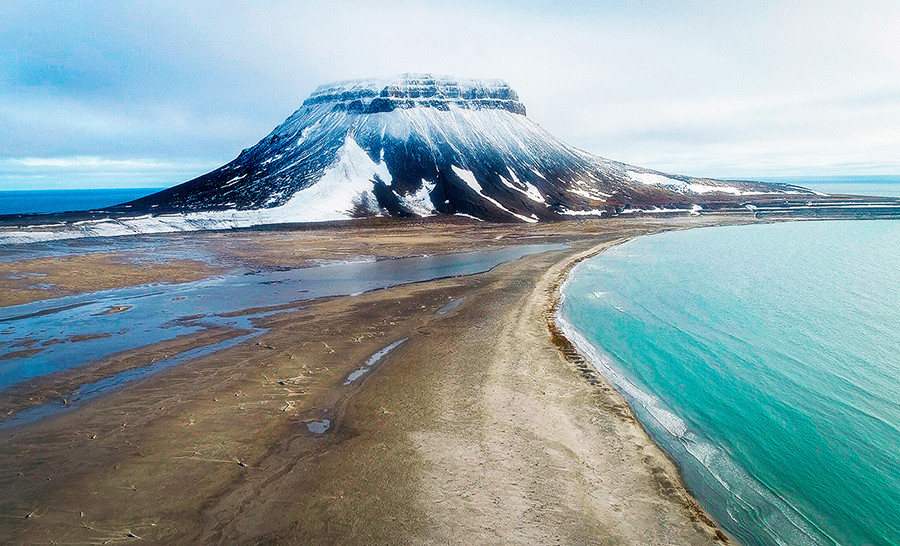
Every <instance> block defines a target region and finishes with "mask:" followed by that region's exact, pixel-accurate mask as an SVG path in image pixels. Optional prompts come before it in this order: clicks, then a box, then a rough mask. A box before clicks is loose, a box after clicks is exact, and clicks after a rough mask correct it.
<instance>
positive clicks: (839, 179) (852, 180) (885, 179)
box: [750, 175, 900, 197]
mask: <svg viewBox="0 0 900 546" xmlns="http://www.w3.org/2000/svg"><path fill="white" fill-rule="evenodd" d="M750 178H751V179H754V180H762V181H763V182H783V183H786V184H796V185H798V186H803V187H806V188H810V189H813V190H816V191H820V192H823V193H833V194H842V195H871V196H875V197H900V176H888V175H880V176H818V177H809V176H803V177H800V176H793V177H781V178H767V177H762V178H758V179H757V178H753V177H750Z"/></svg>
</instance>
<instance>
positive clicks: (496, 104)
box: [303, 73, 525, 115]
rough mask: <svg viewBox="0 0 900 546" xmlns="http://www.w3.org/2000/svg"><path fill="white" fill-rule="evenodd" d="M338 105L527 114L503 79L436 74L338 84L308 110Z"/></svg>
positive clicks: (321, 91)
mask: <svg viewBox="0 0 900 546" xmlns="http://www.w3.org/2000/svg"><path fill="white" fill-rule="evenodd" d="M323 103H334V104H335V108H336V109H346V110H351V111H357V112H361V113H377V112H389V111H391V110H394V109H396V108H414V107H436V108H440V109H446V108H447V107H448V106H449V105H451V104H452V105H456V106H460V107H464V108H472V109H483V108H497V109H502V110H508V111H510V112H513V113H515V114H522V115H524V114H525V106H524V105H523V104H522V103H521V102H519V95H518V94H517V93H516V92H515V90H513V89H512V88H511V87H510V86H509V84H508V83H506V82H505V81H503V80H500V79H471V78H456V77H454V76H443V75H435V74H413V73H407V74H401V75H400V76H397V77H395V78H392V79H364V80H350V81H343V82H336V83H331V84H327V85H322V86H320V87H319V88H318V89H316V90H315V91H314V92H313V93H312V95H310V97H309V98H308V99H306V101H304V102H303V105H304V106H311V105H315V104H323Z"/></svg>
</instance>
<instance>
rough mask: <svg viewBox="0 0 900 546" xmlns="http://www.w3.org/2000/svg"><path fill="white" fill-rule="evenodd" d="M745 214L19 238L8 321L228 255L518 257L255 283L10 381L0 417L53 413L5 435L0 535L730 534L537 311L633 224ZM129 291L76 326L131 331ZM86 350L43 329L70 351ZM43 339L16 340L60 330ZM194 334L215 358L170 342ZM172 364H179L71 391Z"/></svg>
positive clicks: (256, 538)
mask: <svg viewBox="0 0 900 546" xmlns="http://www.w3.org/2000/svg"><path fill="white" fill-rule="evenodd" d="M756 221H757V220H756V219H755V218H754V217H753V216H751V215H732V216H702V217H692V216H682V217H669V218H631V219H613V220H604V221H578V222H564V223H553V224H540V225H530V226H526V225H497V224H487V223H479V222H468V221H442V222H415V223H414V222H394V221H388V222H379V221H371V222H360V223H351V224H344V225H330V226H327V225H326V226H318V227H315V228H295V229H288V228H283V229H273V230H261V229H259V230H245V231H234V232H208V233H206V232H199V233H190V234H170V235H154V236H139V237H135V238H132V237H129V238H116V239H109V240H104V241H96V242H93V243H90V242H85V241H82V242H77V243H73V244H72V248H66V247H65V245H63V244H62V243H60V242H54V243H52V245H53V248H45V249H41V248H40V247H32V248H33V251H34V252H35V253H39V252H44V253H45V254H46V255H45V256H43V257H40V258H29V257H28V255H27V254H24V253H23V254H20V255H19V256H16V255H14V253H15V252H19V250H16V249H7V252H6V254H5V261H4V263H3V264H2V265H3V267H4V269H3V272H4V274H3V275H0V279H6V280H0V282H5V283H8V284H7V285H5V286H4V290H2V291H0V294H3V297H4V298H5V299H4V301H3V302H0V303H2V304H3V305H4V307H3V308H2V309H0V310H2V311H4V312H7V314H11V313H10V312H9V311H10V309H13V307H12V306H15V305H22V302H23V301H25V302H29V301H30V302H31V303H29V304H27V305H38V306H44V307H46V306H48V305H49V307H51V308H52V307H53V305H52V304H50V303H49V302H51V301H52V300H50V299H49V298H51V297H53V296H58V297H61V298H87V299H90V297H89V295H90V294H92V293H95V292H98V291H109V290H133V289H135V288H136V287H145V286H154V285H156V286H162V287H165V288H166V289H169V288H170V287H173V286H175V287H177V286H179V284H181V285H183V286H188V285H190V284H191V283H198V282H199V283H203V282H210V281H209V279H214V278H221V277H222V276H227V275H230V274H234V272H235V271H241V272H243V273H242V274H244V273H249V275H251V276H252V275H260V274H263V275H264V276H265V275H270V274H272V275H274V276H273V279H274V280H279V278H275V277H279V275H285V274H286V275H290V273H291V272H292V271H299V270H301V269H303V268H305V269H310V270H311V269H315V268H321V267H322V266H323V264H324V265H325V267H329V266H331V265H333V264H334V263H335V261H342V262H353V263H359V264H366V263H399V262H400V261H401V260H404V259H422V258H423V257H440V256H448V255H451V254H454V253H460V252H464V253H470V252H473V251H478V252H485V253H490V252H494V251H503V252H508V251H509V249H515V248H517V247H519V248H521V247H522V245H532V248H534V249H535V250H536V251H535V252H528V253H521V252H520V253H519V254H518V255H511V256H512V257H511V258H510V259H508V260H501V261H499V262H498V263H497V264H494V265H493V266H491V267H484V268H483V269H480V270H477V271H470V272H467V271H460V272H456V273H454V274H451V275H450V276H441V277H442V278H430V280H429V279H408V282H404V283H398V284H396V285H392V286H389V287H375V288H380V289H377V290H370V291H365V290H363V291H358V292H357V291H354V292H353V293H350V294H344V293H339V294H332V295H326V296H323V297H315V298H310V297H304V296H302V295H301V293H300V292H299V291H300V290H304V289H305V288H301V287H300V286H293V288H291V289H293V290H296V291H297V292H298V294H297V297H296V298H293V297H286V298H285V297H284V294H282V295H281V296H278V297H275V296H274V295H273V297H272V298H271V299H267V298H265V297H263V298H262V299H261V301H256V300H254V301H253V302H250V303H248V304H247V306H248V308H245V309H239V310H234V309H231V310H228V311H227V312H221V313H219V314H218V315H215V316H216V320H215V321H211V322H210V323H209V324H202V322H203V321H204V320H208V319H209V317H203V318H201V317H196V316H190V315H184V313H181V315H183V316H181V319H182V320H181V321H180V322H179V323H177V326H178V327H181V326H183V325H184V324H185V323H192V321H193V324H195V325H197V327H196V328H193V329H189V330H185V331H183V332H182V331H179V333H178V335H175V336H173V337H171V338H168V339H164V340H159V341H154V342H152V343H149V344H147V345H139V346H129V347H128V348H127V349H124V350H121V351H118V352H115V351H114V352H110V353H108V354H104V355H103V356H100V357H99V358H96V359H94V360H88V361H86V362H84V363H81V364H79V365H77V366H70V367H66V368H65V369H62V370H59V371H54V372H52V373H47V374H39V375H35V376H34V377H31V378H28V379H27V380H23V381H20V382H16V383H15V384H14V385H10V386H9V387H7V388H5V389H4V390H3V391H0V415H3V416H5V417H3V419H0V424H2V423H3V421H4V420H6V419H15V417H16V415H17V414H25V412H28V411H29V410H30V409H31V411H35V410H33V409H32V408H41V407H45V408H46V407H63V408H68V409H67V410H65V411H59V412H51V413H49V414H46V415H43V414H42V415H38V416H37V417H36V418H34V419H29V420H23V421H22V422H20V423H18V424H16V423H13V424H11V425H9V426H6V427H4V428H3V430H0V468H2V469H3V470H2V471H0V491H2V493H3V494H2V495H0V512H2V513H3V514H4V517H3V518H2V519H0V541H3V542H48V541H54V542H79V543H84V542H94V541H100V542H102V541H104V540H120V539H122V540H129V539H132V540H136V538H134V537H139V538H140V539H142V540H143V541H146V542H150V543H173V542H178V543H183V542H214V543H221V542H228V543H233V542H241V543H245V542H266V541H278V542H300V541H314V540H315V541H324V542H337V541H340V542H345V543H370V544H371V543H394V544H395V543H445V542H457V541H497V540H502V541H511V542H538V541H551V540H560V541H563V542H569V543H571V542H601V543H619V542H630V543H647V544H671V543H691V544H703V543H707V544H711V543H716V542H725V541H727V540H728V537H726V535H725V534H724V533H723V532H722V531H721V530H719V529H718V527H717V526H716V525H715V523H714V522H713V521H712V520H711V519H710V518H709V517H708V516H707V515H706V513H705V512H704V511H703V510H702V509H701V508H700V507H699V505H698V504H697V503H696V501H694V499H692V498H691V496H690V495H689V494H688V493H687V491H686V490H685V488H684V487H683V485H682V483H681V480H680V477H679V473H678V469H677V468H676V467H675V465H674V464H673V463H672V462H671V461H670V460H669V459H668V458H667V457H666V456H665V454H664V453H663V452H662V451H661V450H660V449H659V448H658V447H657V446H656V445H655V444H654V443H653V442H652V441H651V440H650V438H649V437H648V436H647V434H646V433H645V431H644V430H643V429H642V428H641V425H640V424H639V423H638V421H637V420H636V419H635V418H634V416H633V414H632V413H631V411H630V410H629V408H628V406H627V405H626V403H625V401H624V400H623V398H622V397H621V395H620V394H619V393H618V392H617V391H616V390H615V388H613V387H612V386H611V385H610V384H609V383H607V382H606V381H605V380H603V378H602V377H601V376H599V374H597V373H596V372H595V371H593V370H591V369H589V368H588V367H586V366H585V365H584V361H583V360H580V359H579V358H577V355H575V354H574V353H573V352H572V351H571V346H570V345H567V344H566V343H565V340H564V338H562V339H561V336H560V335H559V332H557V331H556V330H555V327H554V325H553V319H552V317H553V308H554V305H555V302H556V299H557V296H558V286H559V284H560V282H561V281H562V280H563V278H564V277H565V275H566V272H567V271H568V270H569V268H570V267H571V266H572V265H574V263H576V262H577V261H578V260H580V259H582V258H584V257H587V256H590V255H593V254H595V253H597V252H599V251H601V250H602V249H604V248H607V247H608V246H610V245H614V244H617V243H620V242H623V241H625V240H628V239H630V238H633V237H636V236H640V235H644V234H647V233H655V232H659V231H663V230H671V229H686V228H690V227H695V226H707V225H719V224H734V223H748V222H756ZM129 245H131V246H129ZM534 245H547V246H543V247H537V246H534ZM73 249H74V250H73ZM160 249H165V251H166V252H165V253H163V252H160V251H159V250H160ZM36 260H40V261H39V262H38V261H36ZM88 262H93V263H96V264H102V266H98V267H85V263H88ZM73 268H77V272H78V273H77V275H75V274H72V273H71V270H73ZM23 273H32V274H37V275H45V276H44V277H41V279H47V278H52V279H53V281H52V282H53V284H54V285H55V286H56V287H57V288H56V290H57V292H48V291H40V292H37V291H33V290H31V289H29V288H27V287H23V286H21V285H17V284H13V283H17V282H19V281H21V280H22V279H21V278H18V277H16V276H17V275H21V274H23ZM432 277H436V276H432ZM266 278H267V279H268V277H266ZM268 280H272V279H268ZM158 283H164V284H158ZM212 284H213V285H214V284H215V283H212ZM259 286H265V287H269V288H271V290H273V294H274V293H275V292H274V291H276V290H279V289H280V290H285V289H286V288H287V287H286V285H285V283H272V284H264V285H259ZM288 286H291V285H288ZM236 290H239V288H237V289H236ZM172 297H173V298H177V297H180V296H179V295H174V296H172ZM217 297H220V298H227V297H228V294H227V293H223V294H219V295H218V296H217ZM235 300H236V301H242V300H240V299H239V298H237V296H235ZM178 301H183V300H178ZM173 303H177V302H173ZM269 304H271V305H269ZM127 305H134V306H135V307H134V308H133V309H132V308H128V309H126V308H125V307H126V306H127ZM139 306H140V303H139V302H135V303H131V302H127V301H126V302H109V303H108V304H107V302H104V303H103V305H102V306H100V307H101V308H100V309H99V311H100V312H99V313H98V312H97V310H95V309H92V310H91V313H90V314H88V313H87V306H85V308H84V310H85V313H84V315H85V316H83V317H78V318H79V319H80V320H113V319H115V320H118V321H121V325H122V327H123V328H127V327H128V320H127V318H128V316H129V313H133V312H135V310H136V309H138V308H139ZM238 307H241V305H238ZM78 309H80V308H78V307H75V308H72V309H71V310H70V311H68V312H76V311H77V310H78ZM104 310H105V311H104ZM111 311H118V312H111ZM35 312H38V311H35ZM185 312H186V311H185ZM19 314H21V313H19ZM195 314H204V313H195ZM213 314H215V313H213ZM225 319H233V320H234V321H235V322H239V323H240V324H230V323H229V321H228V320H225ZM72 320H75V319H72ZM243 321H246V324H245V323H244V322H243ZM176 330H177V328H176ZM249 330H253V332H252V333H253V335H248V331H249ZM115 338H116V336H115V335H113V336H111V337H109V338H104V339H102V340H100V342H108V341H109V340H110V339H115ZM399 340H405V341H403V342H402V343H398V341H399ZM92 342H93V343H96V342H97V341H90V340H85V341H80V342H76V341H65V342H64V343H67V344H70V346H71V347H72V349H71V350H72V351H76V352H77V350H76V349H75V348H77V347H78V344H79V343H92ZM42 343H43V342H41V343H37V342H36V343H34V344H32V345H31V346H29V347H26V348H25V349H24V350H28V349H42V350H47V351H49V350H52V349H53V348H54V347H57V346H58V345H51V346H49V347H47V348H44V347H42ZM82 346H86V345H82ZM203 347H213V349H214V350H210V351H199V352H191V351H197V350H198V348H203ZM389 347H390V349H388V348H389ZM385 349H388V350H385ZM16 350H23V349H22V348H18V349H16ZM39 354H40V352H38V353H35V356H37V355H39ZM178 355H187V357H185V358H183V359H181V360H179V361H177V362H175V363H173V364H172V365H170V366H164V367H161V369H157V370H155V371H154V373H147V374H146V375H139V376H138V377H135V378H134V380H132V381H128V382H124V383H121V384H115V385H113V388H109V389H108V390H104V391H103V392H102V393H100V394H99V395H97V396H93V397H90V398H88V399H82V400H79V399H78V397H77V393H78V392H79V389H83V388H84V386H85V385H96V384H103V382H104V381H107V382H109V381H111V379H110V378H115V377H121V375H120V374H123V373H126V374H127V373H137V371H139V370H143V369H146V368H147V367H148V366H152V365H153V364H154V363H159V362H164V361H166V359H172V358H176V357H177V356H178ZM2 363H3V361H0V366H2ZM368 363H372V364H371V366H369V365H368ZM360 369H366V373H363V374H359V376H358V377H355V378H354V381H349V382H348V378H349V377H351V376H352V375H353V374H354V373H355V372H357V371H359V370H360ZM113 382H114V381H113ZM73 395H74V396H73Z"/></svg>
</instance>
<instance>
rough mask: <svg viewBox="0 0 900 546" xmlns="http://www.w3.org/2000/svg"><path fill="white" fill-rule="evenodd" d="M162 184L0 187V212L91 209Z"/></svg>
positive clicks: (145, 191) (144, 193)
mask: <svg viewBox="0 0 900 546" xmlns="http://www.w3.org/2000/svg"><path fill="white" fill-rule="evenodd" d="M161 189H162V188H114V189H102V190H9V191H0V215H2V214H26V213H48V212H68V211H74V210H91V209H98V208H103V207H109V206H112V205H118V204H119V203H125V202H126V201H133V200H134V199H138V198H140V197H144V196H145V195H150V194H151V193H154V192H157V191H159V190H161Z"/></svg>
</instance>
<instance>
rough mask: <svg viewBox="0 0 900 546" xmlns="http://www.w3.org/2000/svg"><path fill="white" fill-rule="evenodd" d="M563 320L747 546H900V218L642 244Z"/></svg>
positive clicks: (565, 309) (589, 267)
mask: <svg viewBox="0 0 900 546" xmlns="http://www.w3.org/2000/svg"><path fill="white" fill-rule="evenodd" d="M557 320H558V321H559V323H560V326H561V327H562V328H563V330H564V331H565V332H566V333H567V335H569V336H570V339H572V340H573V342H575V343H576V345H577V346H578V347H579V348H580V349H581V350H582V351H583V352H585V353H587V355H586V356H588V357H589V358H590V359H591V360H592V361H593V362H594V364H595V365H596V366H597V367H598V369H599V370H600V371H601V372H602V373H603V374H604V375H605V376H606V377H607V378H608V379H609V380H610V381H611V382H613V383H614V384H615V385H616V386H617V388H618V389H619V390H620V392H622V393H623V395H624V396H625V398H626V399H627V400H628V402H629V404H630V405H631V407H632V408H633V410H634V411H635V413H636V414H637V416H638V417H639V419H640V420H641V422H642V423H643V424H644V425H645V427H646V428H647V429H648V431H649V432H650V434H651V436H652V437H653V438H654V439H655V440H656V441H657V442H658V443H659V444H660V445H661V446H662V447H663V448H664V449H665V450H666V451H667V452H668V453H669V454H670V456H672V457H673V459H675V460H676V461H677V462H678V463H679V466H680V468H681V470H682V473H683V476H684V478H685V482H686V484H687V485H688V488H689V489H690V490H691V492H692V493H693V494H694V495H696V496H697V498H698V499H699V500H700V501H701V503H702V504H703V506H704V507H705V508H706V509H707V510H708V511H709V512H710V513H711V514H712V515H713V516H714V517H715V518H716V519H717V521H718V522H719V523H720V524H721V525H722V526H723V527H724V528H725V529H726V530H727V531H728V532H730V533H731V534H732V535H734V536H735V537H736V538H738V540H739V541H741V542H742V543H743V544H747V545H769V544H784V545H801V544H835V543H837V544H900V221H852V222H849V221H845V222H791V223H780V224H769V225H753V226H739V227H718V228H705V229H696V230H689V231H681V232H668V233H663V234H658V235H652V236H647V237H642V238H638V239H635V240H633V241H630V242H628V243H626V244H624V245H621V246H618V247H615V248H612V249H610V250H609V251H607V252H604V253H602V254H600V255H598V256H596V257H594V258H591V259H589V260H586V261H584V262H582V263H581V264H579V265H578V266H577V267H576V268H575V269H574V270H573V272H572V274H571V276H570V277H569V280H568V281H567V283H566V284H565V286H564V288H563V299H562V302H561V305H560V310H559V314H558V316H557Z"/></svg>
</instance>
